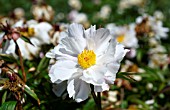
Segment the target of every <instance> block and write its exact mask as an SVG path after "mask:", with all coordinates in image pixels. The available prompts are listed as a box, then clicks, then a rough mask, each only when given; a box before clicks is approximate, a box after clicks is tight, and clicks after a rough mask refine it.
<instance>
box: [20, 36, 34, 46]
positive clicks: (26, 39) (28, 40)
mask: <svg viewBox="0 0 170 110" xmlns="http://www.w3.org/2000/svg"><path fill="white" fill-rule="evenodd" d="M21 39H22V40H24V41H25V42H27V43H30V44H31V45H33V46H34V44H33V43H32V42H31V41H30V39H29V38H27V37H25V36H22V37H21Z"/></svg>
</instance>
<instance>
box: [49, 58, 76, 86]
mask: <svg viewBox="0 0 170 110" xmlns="http://www.w3.org/2000/svg"><path fill="white" fill-rule="evenodd" d="M76 65H77V63H75V62H73V61H69V60H65V61H57V62H56V63H55V64H54V65H52V67H51V68H50V71H49V76H50V79H51V81H52V82H53V83H54V82H55V81H57V82H60V81H64V80H68V79H69V78H70V77H71V76H72V74H73V73H75V72H76V71H77V69H76Z"/></svg>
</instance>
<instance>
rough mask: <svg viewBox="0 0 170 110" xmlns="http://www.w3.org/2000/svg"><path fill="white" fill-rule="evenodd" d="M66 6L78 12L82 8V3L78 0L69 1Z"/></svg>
mask: <svg viewBox="0 0 170 110" xmlns="http://www.w3.org/2000/svg"><path fill="white" fill-rule="evenodd" d="M68 4H69V5H70V7H72V8H73V9H75V10H80V9H81V7H82V3H81V1H80V0H69V1H68Z"/></svg>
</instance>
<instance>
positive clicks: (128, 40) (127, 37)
mask: <svg viewBox="0 0 170 110" xmlns="http://www.w3.org/2000/svg"><path fill="white" fill-rule="evenodd" d="M106 28H107V29H109V30H110V33H111V34H112V36H113V37H116V40H117V41H118V42H119V43H122V44H123V45H124V46H125V47H128V48H137V47H138V39H137V38H136V32H135V25H134V24H130V25H128V26H116V25H115V24H113V23H110V24H108V25H107V26H106Z"/></svg>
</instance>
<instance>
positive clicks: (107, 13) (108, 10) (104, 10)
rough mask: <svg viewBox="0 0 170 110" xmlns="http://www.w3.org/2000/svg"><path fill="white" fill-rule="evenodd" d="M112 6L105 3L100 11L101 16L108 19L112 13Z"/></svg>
mask: <svg viewBox="0 0 170 110" xmlns="http://www.w3.org/2000/svg"><path fill="white" fill-rule="evenodd" d="M111 11H112V9H111V7H110V6H109V5H104V6H102V7H101V9H100V12H99V13H98V16H99V18H101V19H108V18H109V17H110V14H111Z"/></svg>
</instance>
